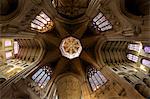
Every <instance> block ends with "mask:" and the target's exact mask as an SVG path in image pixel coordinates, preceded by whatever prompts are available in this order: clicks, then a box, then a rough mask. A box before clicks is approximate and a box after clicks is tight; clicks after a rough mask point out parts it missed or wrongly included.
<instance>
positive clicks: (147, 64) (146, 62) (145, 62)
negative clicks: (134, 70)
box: [142, 59, 150, 68]
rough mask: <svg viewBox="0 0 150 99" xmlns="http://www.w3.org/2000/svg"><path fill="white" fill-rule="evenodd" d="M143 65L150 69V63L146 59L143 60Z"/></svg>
mask: <svg viewBox="0 0 150 99" xmlns="http://www.w3.org/2000/svg"><path fill="white" fill-rule="evenodd" d="M142 64H143V65H145V66H147V67H149V68H150V61H149V60H146V59H142Z"/></svg>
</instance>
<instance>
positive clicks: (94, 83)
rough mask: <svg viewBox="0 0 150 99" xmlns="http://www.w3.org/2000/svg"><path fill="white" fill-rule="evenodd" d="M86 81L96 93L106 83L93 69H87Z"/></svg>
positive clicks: (100, 74) (98, 72)
mask: <svg viewBox="0 0 150 99" xmlns="http://www.w3.org/2000/svg"><path fill="white" fill-rule="evenodd" d="M88 80H89V84H90V86H91V88H92V90H93V91H96V90H97V89H99V88H100V86H102V85H104V84H105V83H106V82H107V79H106V78H105V77H104V75H103V74H102V73H101V72H100V71H98V70H96V69H94V68H88Z"/></svg>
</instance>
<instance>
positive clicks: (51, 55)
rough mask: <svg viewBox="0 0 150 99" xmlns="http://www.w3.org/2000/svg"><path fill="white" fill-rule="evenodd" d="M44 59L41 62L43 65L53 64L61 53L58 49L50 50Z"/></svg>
mask: <svg viewBox="0 0 150 99" xmlns="http://www.w3.org/2000/svg"><path fill="white" fill-rule="evenodd" d="M45 57H46V58H44V59H43V61H42V63H43V64H46V63H50V62H53V61H55V60H57V59H59V58H60V57H61V53H60V51H59V49H58V48H56V49H54V50H52V51H47V53H46V54H45Z"/></svg>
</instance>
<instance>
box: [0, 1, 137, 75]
mask: <svg viewBox="0 0 150 99" xmlns="http://www.w3.org/2000/svg"><path fill="white" fill-rule="evenodd" d="M3 1H4V0H3ZM6 1H8V2H9V1H10V0H6ZM6 1H5V2H2V3H1V4H3V3H5V4H6V6H8V4H7V2H6ZM15 1H16V2H17V0H15ZM108 2H110V1H109V0H52V2H50V0H49V1H48V0H28V1H27V0H24V3H22V9H21V10H22V11H20V12H18V16H16V17H15V18H13V19H12V20H10V21H8V20H5V19H4V20H0V21H2V24H0V26H1V31H2V32H3V33H4V34H7V33H9V34H11V35H14V36H17V35H21V34H23V36H22V38H24V36H25V35H27V36H29V37H30V36H31V35H32V36H33V38H34V39H39V38H40V39H42V40H43V41H44V42H45V44H46V46H45V50H46V53H45V56H44V58H43V61H42V63H41V64H42V65H44V64H51V63H56V64H55V66H53V67H54V68H55V72H56V74H55V76H57V75H58V74H60V73H63V72H68V71H72V72H76V73H77V74H79V75H81V76H82V77H84V75H85V74H84V73H85V70H84V68H85V67H86V66H85V65H83V64H84V63H85V62H86V63H88V64H90V65H92V66H94V67H95V68H99V65H100V64H98V63H97V61H96V53H95V47H96V43H97V41H98V40H99V39H100V38H105V37H106V38H107V35H106V36H105V34H104V32H102V31H97V30H96V31H95V29H93V27H92V26H91V24H92V21H93V20H92V19H93V18H94V17H95V16H96V15H97V14H98V13H99V12H103V13H104V15H105V16H106V17H107V18H108V20H110V23H111V25H112V29H110V30H109V33H112V34H113V33H114V32H115V34H114V36H116V35H122V31H121V30H122V28H123V24H121V22H120V21H119V20H121V18H122V17H121V18H120V19H118V17H116V16H117V15H120V14H118V13H119V11H117V10H116V8H117V7H116V6H115V3H112V4H114V9H115V10H116V12H114V11H113V9H111V8H112V7H110V6H109V5H108V4H109V3H108ZM16 4H17V3H16ZM19 4H20V3H19ZM12 5H14V4H13V3H12ZM16 6H17V5H15V6H14V9H12V10H11V11H12V12H13V11H14V10H15V7H16ZM5 8H6V7H4V12H3V11H2V13H1V15H4V14H5V15H6V14H8V13H9V8H8V9H6V10H8V12H7V11H5ZM10 9H11V8H10ZM2 10H3V9H2ZM41 11H43V12H44V13H46V15H47V16H49V17H50V19H51V20H52V21H53V23H54V25H53V28H51V29H50V30H48V31H44V32H42V33H40V32H37V31H36V30H31V23H32V22H33V20H34V19H36V17H37V16H40V15H39V13H40V12H41ZM5 12H7V13H5ZM10 13H11V12H10ZM116 14H117V15H116ZM107 18H106V19H107ZM123 22H126V20H125V21H123ZM46 26H47V25H46ZM128 27H129V31H128V33H129V32H132V33H131V34H130V35H132V34H134V33H133V32H134V31H132V29H133V28H134V27H133V26H132V25H131V24H129V25H128V26H126V27H125V29H128ZM40 29H41V28H40ZM130 29H131V30H130ZM106 34H108V31H106ZM108 35H109V34H108ZM109 36H110V35H109ZM68 37H71V38H76V39H77V40H79V41H80V46H82V50H81V52H80V54H79V55H78V57H76V58H74V59H68V58H66V57H64V55H62V53H61V50H60V49H61V48H60V45H61V42H63V40H64V39H66V38H68ZM18 39H19V37H18ZM70 42H71V43H70ZM70 42H69V44H70V45H69V46H63V47H64V49H65V50H66V51H67V52H69V53H71V54H73V53H75V52H78V50H79V48H80V47H77V48H76V47H75V46H76V45H77V46H78V44H75V43H76V42H74V40H70ZM73 46H74V47H73ZM67 47H68V49H67ZM83 71H84V72H83Z"/></svg>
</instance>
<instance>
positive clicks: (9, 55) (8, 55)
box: [6, 51, 13, 59]
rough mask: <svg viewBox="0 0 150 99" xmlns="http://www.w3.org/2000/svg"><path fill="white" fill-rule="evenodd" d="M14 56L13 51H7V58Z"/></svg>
mask: <svg viewBox="0 0 150 99" xmlns="http://www.w3.org/2000/svg"><path fill="white" fill-rule="evenodd" d="M12 56H13V54H12V52H11V51H9V52H6V59H9V58H11V57H12Z"/></svg>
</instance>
